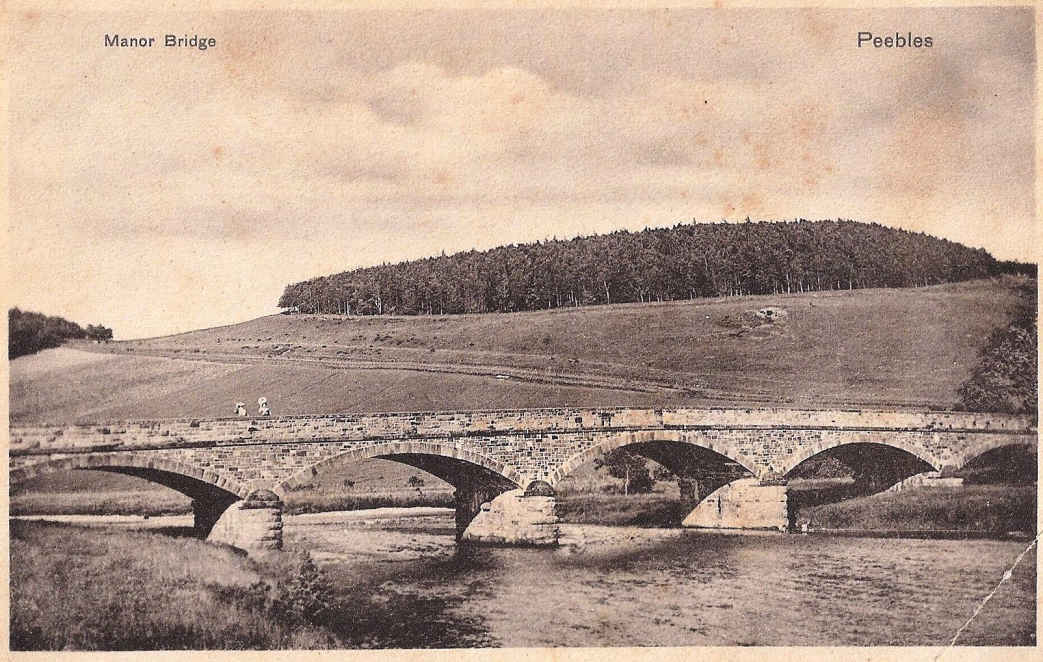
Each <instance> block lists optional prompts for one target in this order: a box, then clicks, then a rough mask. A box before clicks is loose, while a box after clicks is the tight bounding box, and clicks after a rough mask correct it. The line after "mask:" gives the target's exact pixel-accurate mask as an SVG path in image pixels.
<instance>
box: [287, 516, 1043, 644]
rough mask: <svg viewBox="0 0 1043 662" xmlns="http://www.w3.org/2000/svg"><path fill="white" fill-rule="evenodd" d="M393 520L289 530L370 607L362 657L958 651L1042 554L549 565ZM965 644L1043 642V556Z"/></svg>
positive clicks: (813, 540)
mask: <svg viewBox="0 0 1043 662" xmlns="http://www.w3.org/2000/svg"><path fill="white" fill-rule="evenodd" d="M393 519H394V521H390V520H387V519H385V520H383V524H381V525H379V526H377V525H375V524H374V523H373V522H366V523H364V524H363V523H361V522H359V520H357V519H354V520H351V521H343V522H336V521H335V520H330V521H327V522H326V523H323V524H314V523H307V522H301V521H297V520H295V518H287V524H286V529H285V533H286V538H287V543H288V544H289V545H291V546H292V545H295V544H301V545H304V546H307V547H309V548H310V549H312V550H313V552H315V553H316V558H320V559H321V560H322V562H323V563H324V566H325V568H326V569H327V570H328V571H329V572H330V573H331V574H332V575H334V576H335V577H336V578H337V583H338V586H339V587H340V590H342V591H344V592H345V594H350V595H352V596H355V597H356V599H357V598H358V596H365V597H364V598H363V599H361V600H358V602H359V604H360V605H361V606H360V609H359V610H358V613H353V614H347V615H346V617H345V622H344V628H343V632H342V633H341V634H342V635H343V636H345V637H346V639H347V640H349V641H351V642H353V644H352V645H357V646H361V647H369V646H379V647H433V646H437V647H467V646H634V645H639V646H662V645H945V644H947V643H948V642H949V640H950V639H951V638H952V636H953V634H954V633H955V632H956V630H957V629H958V628H959V627H960V626H961V625H962V624H963V623H964V622H965V621H966V619H967V618H968V617H969V616H970V614H971V613H973V611H974V608H975V607H976V606H977V604H978V603H979V602H980V601H981V599H982V598H983V597H984V596H985V595H986V594H987V593H988V592H989V591H990V590H992V588H993V587H994V586H995V585H996V584H997V582H998V581H999V579H1000V578H1001V577H1002V576H1003V572H1004V571H1005V570H1006V568H1007V567H1009V564H1010V563H1011V562H1012V561H1013V559H1014V558H1015V557H1016V556H1017V555H1018V554H1019V553H1020V552H1021V550H1022V549H1024V547H1025V545H1026V544H1027V543H1023V542H1010V541H994V540H971V541H954V540H909V539H885V538H851V537H845V538H840V537H826V536H796V535H772V534H767V535H759V534H755V535H746V534H742V535H722V534H713V533H700V532H693V531H685V530H679V529H638V528H628V527H597V526H586V525H569V526H566V527H565V529H564V535H563V538H562V540H563V543H564V544H563V546H562V547H561V548H560V549H557V550H541V549H517V548H506V547H504V548H495V547H473V546H457V545H456V544H455V540H454V537H453V534H452V531H453V529H452V516H451V514H449V513H448V512H447V513H446V514H444V515H427V516H425V517H421V518H410V517H402V518H393ZM363 612H364V613H363ZM382 623H383V625H382ZM960 643H963V644H978V645H981V644H988V645H1031V644H1034V643H1035V554H1029V555H1027V556H1026V558H1025V559H1024V560H1023V562H1022V565H1020V566H1019V567H1018V569H1017V570H1016V571H1015V573H1014V574H1013V576H1012V578H1011V581H1010V582H1006V583H1005V584H1004V586H1003V587H1001V590H999V591H997V594H996V596H995V597H994V598H993V599H992V601H990V603H989V604H988V605H987V608H986V609H985V610H983V612H982V613H981V614H980V615H979V617H978V618H977V619H976V620H975V622H974V623H972V624H971V627H969V628H968V629H967V630H966V631H965V632H964V634H963V635H961V640H960Z"/></svg>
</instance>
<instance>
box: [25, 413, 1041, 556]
mask: <svg viewBox="0 0 1043 662" xmlns="http://www.w3.org/2000/svg"><path fill="white" fill-rule="evenodd" d="M1036 444H1037V431H1036V425H1035V423H1034V421H1033V420H1032V419H1031V418H1029V417H1025V416H1010V415H1003V414H992V413H965V412H935V411H883V410H878V411H873V410H797V409H778V408H772V409H722V408H712V409H698V408H672V409H628V408H593V409H590V408H587V409H578V408H577V409H572V408H559V409H534V410H501V411H467V412H464V411H458V412H423V413H391V414H334V415H323V416H280V417H273V418H247V417H241V418H217V419H170V420H150V421H142V420H139V421H111V422H92V423H77V424H36V425H21V424H12V425H11V427H10V448H9V467H10V481H11V484H12V485H16V484H18V483H21V482H24V481H26V480H30V479H32V478H34V477H37V476H41V475H44V474H47V473H52V472H55V471H67V470H70V469H95V470H103V471H112V472H117V473H124V474H128V475H133V476H138V477H141V478H145V479H147V480H152V481H154V482H157V483H160V484H163V485H166V486H168V487H171V488H173V489H175V490H178V491H180V492H182V493H184V494H186V495H188V496H189V497H191V498H192V499H193V510H194V513H195V522H196V528H197V530H198V533H199V535H201V536H208V537H209V538H210V539H212V540H218V541H222V542H227V543H230V544H233V545H236V546H239V547H244V548H248V549H255V548H270V547H278V546H280V545H281V512H282V498H283V496H284V495H285V494H286V492H287V491H288V490H290V489H292V488H293V487H294V486H296V485H299V484H304V483H308V482H311V480H312V478H313V476H315V475H316V474H317V473H318V472H320V471H336V470H337V469H338V467H343V466H344V465H345V464H346V463H349V462H355V461H358V460H361V459H366V458H383V459H388V460H394V461H398V462H402V463H405V464H408V465H411V466H414V467H417V468H419V469H421V470H424V471H427V472H430V473H432V474H434V475H435V476H438V477H439V478H441V479H443V480H445V481H447V482H449V483H451V484H452V485H453V486H454V487H455V488H456V509H457V528H458V533H459V534H460V536H461V537H462V538H464V539H468V540H474V541H488V542H497V543H508V544H510V543H519V544H537V545H541V544H554V543H555V542H556V541H557V523H556V518H555V517H554V514H553V506H554V488H555V486H556V485H557V484H558V483H559V482H560V481H561V480H562V479H564V478H565V477H566V476H567V475H569V473H570V472H571V471H572V470H574V469H575V468H577V467H579V466H581V465H583V464H585V463H586V462H589V461H591V460H592V459H594V458H595V457H597V456H598V455H599V454H602V453H605V452H607V451H610V450H612V449H614V448H618V447H622V446H626V447H627V448H628V450H631V451H633V452H636V453H638V454H641V455H644V456H646V457H649V458H651V459H653V460H655V461H657V462H659V463H661V464H663V465H664V466H666V467H667V468H668V469H670V470H671V471H673V472H674V473H675V474H676V475H678V476H679V478H680V479H681V480H680V482H681V486H682V493H683V494H685V493H687V494H688V496H689V497H690V498H691V500H692V501H693V503H697V502H699V501H700V500H702V499H707V497H711V498H710V499H707V500H708V501H710V502H712V503H713V504H714V507H713V509H709V508H707V507H704V508H703V514H702V515H699V512H700V511H699V508H700V506H698V505H697V506H696V510H695V511H693V516H692V517H690V518H689V520H690V521H691V522H695V523H696V524H700V523H701V524H703V525H709V526H740V527H745V526H750V527H758V528H780V529H783V528H785V526H786V516H787V512H786V488H785V482H786V479H787V476H788V475H789V474H791V473H792V472H793V470H794V469H795V468H796V467H797V465H799V464H800V463H801V462H803V461H805V460H807V459H808V458H810V457H812V456H815V455H817V454H819V453H823V452H838V453H839V452H843V451H844V450H845V449H850V448H854V447H859V448H871V449H876V450H878V451H879V452H880V453H882V455H880V457H881V458H882V459H883V458H888V457H890V458H891V459H894V458H896V457H898V458H902V459H903V460H905V462H904V463H898V464H900V465H901V466H904V467H907V469H905V470H904V475H898V476H892V477H890V478H893V479H895V480H900V479H902V478H905V477H907V475H911V474H913V473H918V472H921V471H923V472H927V471H941V472H945V471H951V470H954V469H958V468H960V467H962V466H964V465H965V464H966V463H968V462H970V461H971V460H973V459H974V458H977V457H978V456H980V455H982V454H983V453H986V452H988V451H991V450H993V449H997V448H1002V447H1006V446H1012V445H1029V446H1032V447H1035V446H1036ZM890 464H891V465H894V464H895V463H894V462H891V463H890ZM714 499H716V500H714ZM702 505H703V506H705V504H702ZM689 520H686V521H689Z"/></svg>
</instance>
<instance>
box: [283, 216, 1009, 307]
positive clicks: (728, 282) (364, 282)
mask: <svg viewBox="0 0 1043 662" xmlns="http://www.w3.org/2000/svg"><path fill="white" fill-rule="evenodd" d="M1017 266H1018V265H1009V264H1003V263H999V262H997V261H996V260H995V259H994V258H993V257H992V256H991V255H989V254H988V253H986V252H985V251H984V250H980V249H979V250H975V249H971V248H968V247H966V246H963V245H961V244H956V243H953V242H951V241H947V240H944V239H938V238H936V237H931V236H929V235H925V234H923V233H912V232H907V231H904V230H896V229H894V228H888V227H884V226H882V225H879V224H876V223H872V224H870V223H856V222H854V221H805V220H799V221H793V222H789V223H779V222H759V223H752V222H750V221H749V219H747V222H745V223H723V222H722V223H694V222H693V223H691V224H678V225H676V226H674V227H672V228H659V229H646V230H644V231H642V232H638V233H631V232H626V231H619V232H613V233H612V234H608V235H594V236H590V237H577V238H575V239H572V240H569V241H559V240H553V241H547V242H542V243H541V242H536V243H533V244H522V245H517V246H515V245H511V246H500V247H498V248H494V249H491V250H487V251H482V252H478V251H468V252H466V253H457V254H455V255H449V256H446V255H442V256H440V257H432V258H427V259H424V260H413V261H410V262H401V263H398V264H385V265H380V266H375V267H367V268H362V269H355V270H353V271H346V272H343V273H339V274H334V275H332V276H327V277H321V278H313V279H311V280H307V281H302V282H299V283H293V284H290V285H288V286H287V287H286V289H285V291H284V292H283V295H282V297H281V298H280V300H279V306H281V307H283V308H291V309H294V310H296V311H299V312H307V313H338V314H340V313H354V314H363V315H386V314H400V315H423V314H429V315H430V314H440V315H441V314H458V313H486V312H497V311H498V312H514V311H523V310H546V309H553V308H562V307H569V306H581V305H598V304H611V303H626V302H642V303H644V302H649V301H660V302H661V301H679V300H685V299H697V298H704V297H716V296H723V295H744V294H778V293H782V292H786V293H792V292H809V291H827V290H840V289H846V290H850V289H860V288H867V287H912V286H919V285H930V284H938V283H946V282H959V281H964V280H969V279H973V278H983V277H986V276H991V275H996V274H998V273H1000V272H1001V271H1004V270H1006V271H1014V270H1016V268H1017Z"/></svg>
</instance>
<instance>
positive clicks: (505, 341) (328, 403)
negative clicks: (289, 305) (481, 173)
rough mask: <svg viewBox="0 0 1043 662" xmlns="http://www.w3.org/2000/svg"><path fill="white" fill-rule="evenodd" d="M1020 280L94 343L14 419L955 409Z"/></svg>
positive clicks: (301, 323)
mask: <svg viewBox="0 0 1043 662" xmlns="http://www.w3.org/2000/svg"><path fill="white" fill-rule="evenodd" d="M1020 282H1022V281H1021V280H1019V278H1016V277H1009V276H1008V277H1003V278H997V279H987V280H977V281H969V282H965V283H959V284H946V285H939V286H932V287H925V288H910V289H865V290H854V291H846V290H845V291H833V292H811V293H803V294H799V293H798V294H776V295H763V296H748V297H725V298H720V299H704V300H696V301H685V302H668V303H661V304H660V303H654V304H613V305H604V306H596V307H587V308H569V309H557V310H548V311H536V312H527V313H514V314H508V315H502V314H489V315H454V316H400V317H373V316H366V317H354V316H335V315H274V316H269V317H263V318H259V319H256V320H252V321H249V322H245V323H243V324H237V325H233V326H227V327H219V328H214V329H206V330H200V331H193V332H190V333H184V334H180V335H175V336H167V337H162V338H152V339H147V340H135V341H124V342H116V343H110V344H107V345H93V344H83V345H80V346H79V347H80V348H81V349H86V350H90V351H92V352H108V353H109V354H108V355H107V356H106V357H105V360H103V361H84V362H79V363H77V362H75V361H71V359H70V361H71V363H70V365H68V366H67V367H60V366H58V365H50V364H46V363H43V364H37V363H32V361H31V359H32V358H35V357H26V358H23V359H18V360H15V361H13V362H12V363H11V418H12V420H14V421H27V422H28V421H68V420H92V419H94V420H101V419H112V418H155V417H180V416H228V415H231V414H232V405H233V403H234V402H235V401H237V400H243V401H246V402H248V403H250V402H255V401H256V398H257V397H259V396H262V395H263V396H265V397H267V398H268V399H269V401H270V402H271V403H272V405H273V411H274V413H275V414H276V415H278V414H303V413H330V412H335V411H403V410H406V411H410V410H412V411H416V410H431V409H455V408H462V409H475V408H510V407H540V406H547V407H555V406H562V405H575V406H610V405H628V406H670V405H677V404H683V403H689V404H693V405H708V404H710V405H731V406H736V405H738V406H742V405H747V406H766V405H786V406H799V407H821V406H865V407H871V406H888V407H890V406H909V407H941V408H947V407H952V406H953V405H954V403H956V402H957V401H958V399H959V395H958V388H959V386H960V385H961V384H962V383H963V382H965V381H966V380H967V379H968V377H970V376H971V374H972V371H973V369H974V367H975V365H976V363H977V361H978V356H979V352H980V350H981V349H982V347H983V346H984V345H985V344H986V341H987V339H988V338H989V336H990V333H992V331H993V330H994V329H996V328H998V327H1000V326H1003V325H1005V324H1006V322H1007V319H1008V317H1009V315H1010V314H1011V311H1012V310H1013V309H1014V307H1015V306H1016V304H1017V302H1018V300H1019V299H1018V294H1017V292H1016V289H1017V287H1018V284H1019V283H1020ZM50 351H52V352H60V351H65V352H71V351H72V350H50ZM66 356H72V354H67V355H66ZM59 363H60V362H59ZM252 406H253V405H251V407H252Z"/></svg>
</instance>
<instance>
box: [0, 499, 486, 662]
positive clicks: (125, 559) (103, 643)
mask: <svg viewBox="0 0 1043 662" xmlns="http://www.w3.org/2000/svg"><path fill="white" fill-rule="evenodd" d="M10 554H11V557H10V558H11V583H10V597H11V620H10V625H11V628H10V632H11V639H10V644H11V649H13V650H41V651H42V650H86V651H92V650H171V649H173V650H178V649H181V650H186V649H189V650H198V649H264V650H277V649H347V648H454V647H461V646H490V645H493V644H494V643H495V642H494V641H492V640H491V639H489V637H488V635H487V633H486V631H485V629H484V628H483V626H482V624H481V623H480V622H479V621H478V620H477V619H473V618H467V617H463V618H462V617H461V616H460V615H459V614H457V613H456V612H455V611H454V605H455V603H456V602H457V601H459V600H460V599H461V598H459V597H450V596H443V595H439V594H435V595H427V594H420V593H415V592H411V591H402V590H401V588H400V586H398V584H396V582H395V581H394V579H395V578H396V577H399V576H400V575H399V573H401V572H402V570H401V569H400V568H398V567H395V565H396V564H392V566H393V567H388V565H387V564H382V563H369V564H366V563H361V564H359V565H358V566H352V567H351V568H346V567H343V566H334V567H333V568H329V567H327V568H322V567H320V566H318V565H317V564H316V563H315V562H313V561H312V560H311V558H310V557H309V556H307V555H306V554H301V553H300V552H295V551H287V552H281V553H273V554H269V555H266V556H263V557H261V556H251V557H247V556H246V555H245V554H242V553H239V552H237V551H235V550H233V549H231V548H229V547H224V546H218V545H211V544H207V543H204V542H202V541H199V540H195V539H191V538H177V537H171V536H170V535H163V534H160V533H155V532H135V531H129V530H127V529H124V528H120V529H105V528H93V527H92V528H88V527H78V526H73V525H63V524H52V523H47V522H26V521H17V520H16V521H12V522H11V547H10ZM432 563H434V564H435V565H438V564H440V563H442V564H444V563H446V562H442V561H432ZM448 563H449V564H450V566H451V564H452V562H451V561H450V562H448ZM445 571H446V568H445V567H441V568H440V569H436V570H432V571H431V572H432V573H434V574H435V575H436V574H437V573H438V572H445ZM424 572H425V574H426V571H424ZM432 576H433V575H432ZM435 593H440V592H437V591H436V592H435Z"/></svg>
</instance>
